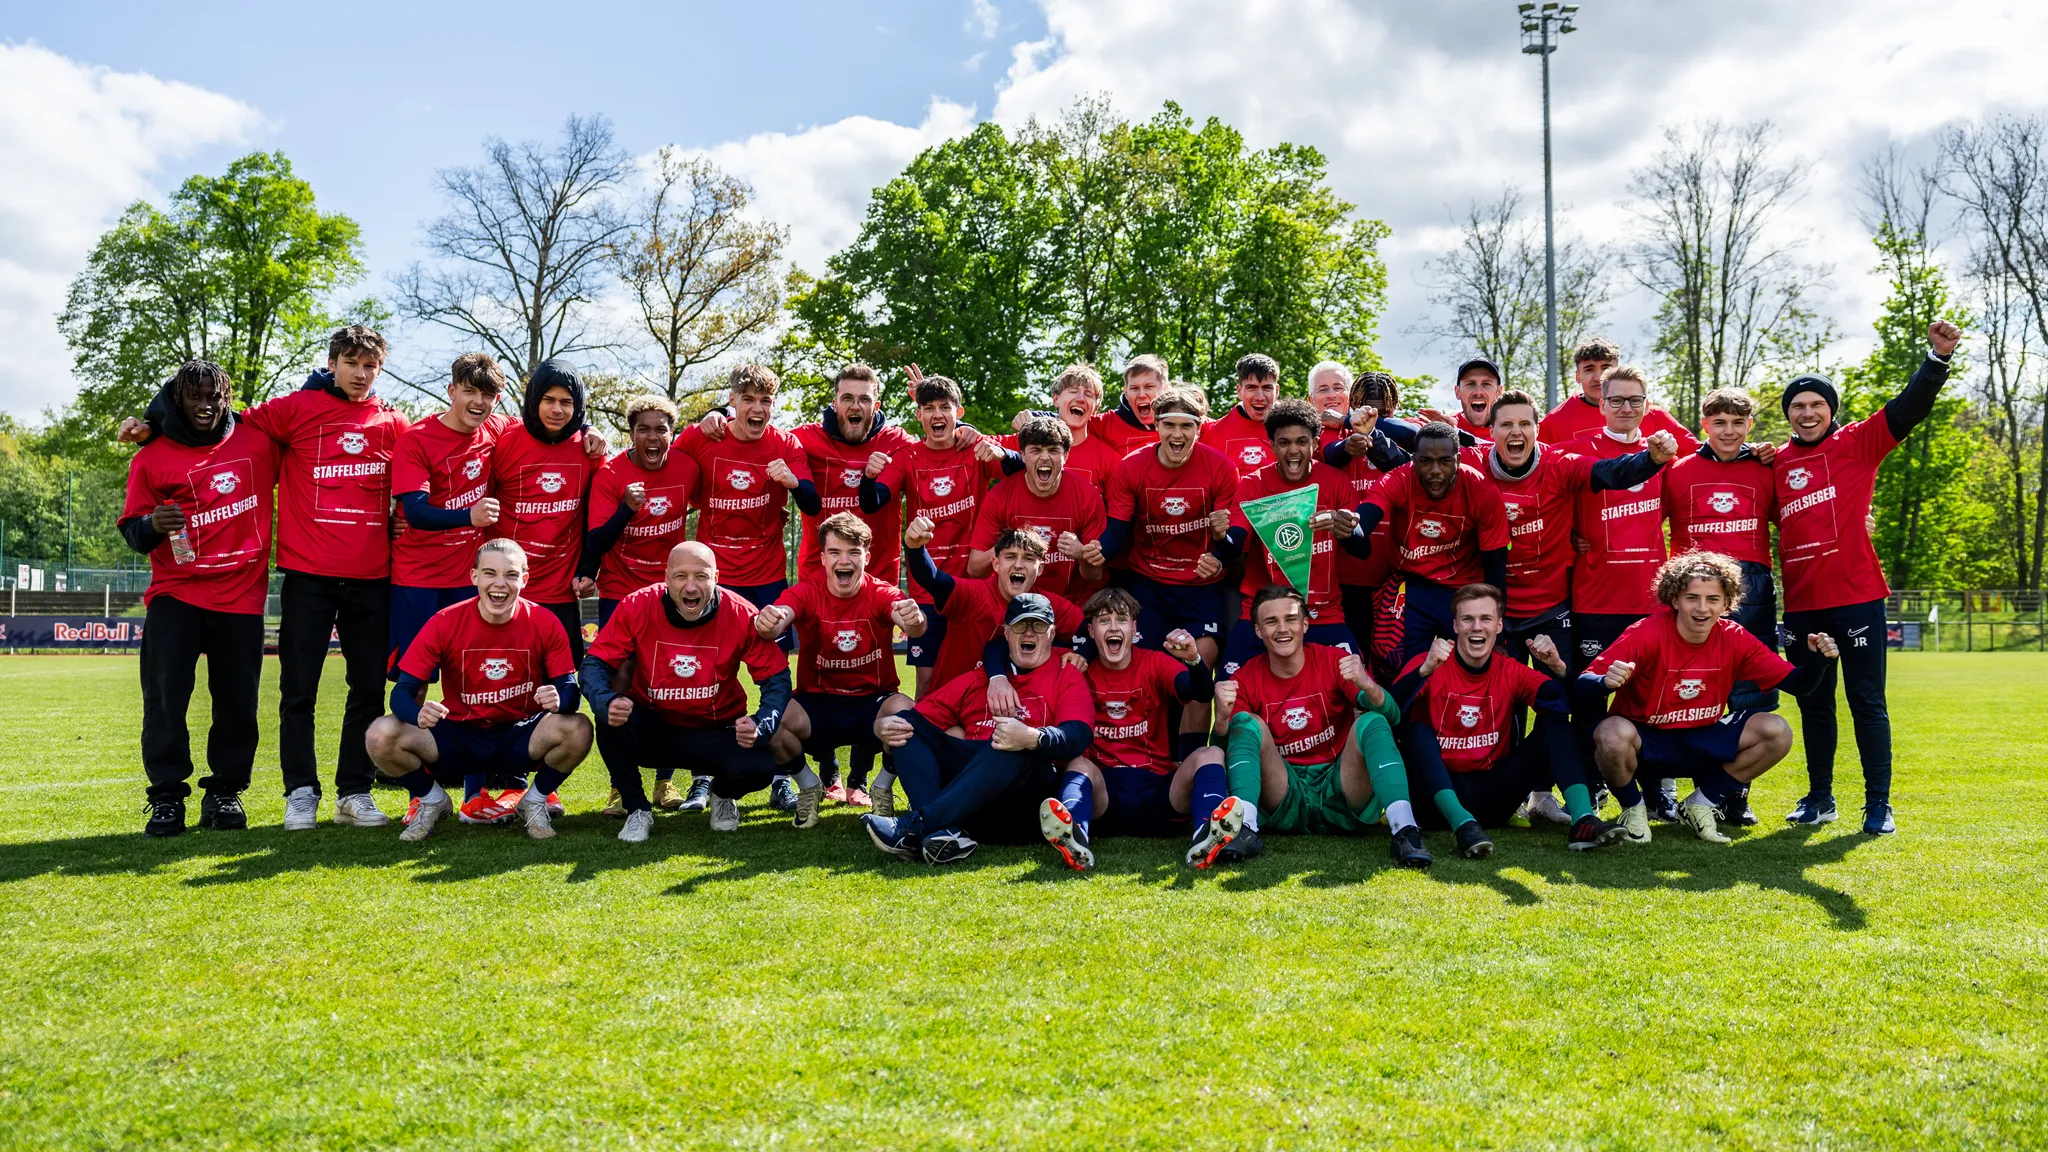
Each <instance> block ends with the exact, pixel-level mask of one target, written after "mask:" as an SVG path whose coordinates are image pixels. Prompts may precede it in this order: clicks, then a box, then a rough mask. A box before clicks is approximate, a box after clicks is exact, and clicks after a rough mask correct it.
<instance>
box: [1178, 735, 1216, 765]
mask: <svg viewBox="0 0 2048 1152" xmlns="http://www.w3.org/2000/svg"><path fill="white" fill-rule="evenodd" d="M1208 742H1209V734H1208V733H1207V732H1176V733H1174V737H1173V758H1174V760H1175V761H1177V762H1180V763H1185V762H1186V761H1187V758H1188V757H1190V756H1193V755H1194V754H1195V752H1196V750H1197V749H1199V748H1201V747H1202V746H1203V745H1204V744H1207V743H1208Z"/></svg>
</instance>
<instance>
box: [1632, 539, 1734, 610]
mask: <svg viewBox="0 0 2048 1152" xmlns="http://www.w3.org/2000/svg"><path fill="white" fill-rule="evenodd" d="M1695 580H1714V581H1718V582H1719V583H1720V585H1721V591H1722V593H1723V594H1725V595H1726V596H1727V597H1728V611H1730V612H1733V611H1735V609H1736V608H1737V607H1739V606H1740V605H1741V604H1742V565H1740V564H1737V563H1736V562H1735V561H1733V560H1731V559H1729V558H1728V557H1726V556H1723V555H1721V554H1720V553H1719V552H1680V553H1679V554H1678V555H1676V556H1673V557H1672V558H1671V559H1669V560H1666V561H1665V562H1664V566H1663V567H1661V568H1659V569H1657V576H1656V579H1655V581H1654V582H1653V583H1652V584H1651V588H1652V590H1653V591H1655V593H1656V595H1657V602H1658V603H1660V604H1662V605H1664V606H1665V607H1666V608H1672V607H1676V606H1677V604H1678V598H1679V597H1680V596H1681V595H1684V593H1685V590H1686V588H1687V587H1688V586H1689V585H1691V584H1692V582H1693V581H1695Z"/></svg>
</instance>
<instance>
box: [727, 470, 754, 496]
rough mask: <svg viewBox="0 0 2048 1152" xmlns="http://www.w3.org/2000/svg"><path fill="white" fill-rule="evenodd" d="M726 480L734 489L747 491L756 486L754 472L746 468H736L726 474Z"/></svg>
mask: <svg viewBox="0 0 2048 1152" xmlns="http://www.w3.org/2000/svg"><path fill="white" fill-rule="evenodd" d="M725 482H726V483H727V484H730V485H732V486H733V488H734V490H736V491H740V492H745V491H746V490H747V489H749V488H752V487H753V486H754V474H753V473H752V472H749V471H747V470H746V469H745V468H735V469H733V470H732V471H730V472H728V473H726V474H725Z"/></svg>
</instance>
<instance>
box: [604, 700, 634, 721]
mask: <svg viewBox="0 0 2048 1152" xmlns="http://www.w3.org/2000/svg"><path fill="white" fill-rule="evenodd" d="M632 717H633V701H632V700H631V699H630V698H629V697H625V696H614V697H612V702H611V704H610V705H609V706H608V707H606V708H605V710H604V719H605V723H607V724H610V725H611V726H612V727H614V728H624V727H625V726H626V721H628V720H630V719H632Z"/></svg>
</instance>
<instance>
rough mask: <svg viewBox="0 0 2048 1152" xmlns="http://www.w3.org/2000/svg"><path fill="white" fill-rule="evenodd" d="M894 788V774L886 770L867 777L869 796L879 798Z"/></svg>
mask: <svg viewBox="0 0 2048 1152" xmlns="http://www.w3.org/2000/svg"><path fill="white" fill-rule="evenodd" d="M895 786H896V774H895V773H894V772H891V771H889V770H888V769H887V768H883V769H881V770H879V771H877V772H876V773H875V774H874V775H873V776H870V777H868V794H869V795H871V796H879V795H881V794H882V793H884V792H887V791H888V790H889V789H891V788H893V787H895Z"/></svg>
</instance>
